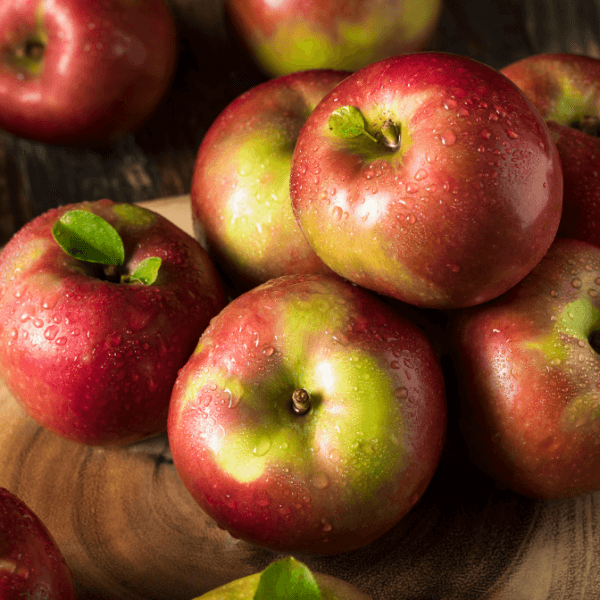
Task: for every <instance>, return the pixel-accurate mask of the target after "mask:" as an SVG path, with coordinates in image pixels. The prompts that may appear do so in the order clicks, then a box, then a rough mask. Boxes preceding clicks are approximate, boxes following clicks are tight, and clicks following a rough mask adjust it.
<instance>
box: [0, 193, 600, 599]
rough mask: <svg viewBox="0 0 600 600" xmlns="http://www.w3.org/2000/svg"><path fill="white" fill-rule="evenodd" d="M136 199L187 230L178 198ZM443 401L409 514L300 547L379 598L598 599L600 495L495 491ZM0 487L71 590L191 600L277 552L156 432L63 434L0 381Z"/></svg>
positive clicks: (319, 565) (183, 202)
mask: <svg viewBox="0 0 600 600" xmlns="http://www.w3.org/2000/svg"><path fill="white" fill-rule="evenodd" d="M146 206H148V207H150V208H153V209H155V210H156V211H157V212H160V213H161V214H163V215H164V216H165V217H167V218H169V219H173V220H175V221H178V223H180V224H182V225H183V227H184V228H185V229H188V230H191V216H190V215H191V212H190V210H189V208H190V207H189V198H188V197H187V196H178V197H176V198H171V199H163V200H160V201H157V202H148V203H147V204H146ZM449 402H450V406H449V410H450V417H451V419H450V429H449V433H448V442H447V444H446V448H445V450H444V453H443V456H442V460H441V463H440V465H439V467H438V470H437V472H436V475H435V477H434V479H433V481H432V483H431V485H430V486H429V488H428V490H427V492H426V493H425V495H424V496H423V498H422V499H421V501H420V502H419V503H418V504H417V505H416V506H415V508H414V509H413V511H412V512H411V513H409V515H408V516H407V517H406V518H405V519H404V520H403V521H402V522H401V523H400V524H399V525H398V526H396V527H395V528H394V529H393V530H391V531H390V532H389V533H388V534H386V535H384V536H383V537H382V538H380V539H379V540H376V541H375V542H374V543H372V544H370V545H369V546H366V547H364V548H361V549H359V550H356V551H352V552H348V553H342V554H339V555H336V556H330V557H316V558H315V557H312V558H311V557H299V558H301V559H302V560H305V562H306V563H307V564H308V565H309V566H310V567H311V568H313V569H315V570H318V571H322V572H324V573H328V574H331V575H335V576H337V577H340V578H343V579H345V580H346V581H349V582H351V583H353V584H354V585H356V586H357V587H359V588H360V589H362V590H363V591H365V592H367V593H369V594H371V595H372V596H373V598H374V599H375V600H425V599H429V600H431V599H440V600H441V599H444V600H454V599H456V600H483V599H486V600H488V599H489V600H492V599H493V600H575V599H577V600H588V599H589V600H597V599H598V598H600V493H597V494H588V495H584V496H581V497H578V498H573V499H568V500H555V501H545V502H543V501H534V500H530V499H527V498H524V497H521V496H518V495H516V494H513V493H512V492H509V491H506V490H500V489H498V488H497V487H495V485H494V484H493V483H492V481H491V480H489V479H488V478H487V477H485V476H484V475H482V474H481V473H480V472H479V471H477V470H476V469H475V468H474V467H473V466H472V465H471V464H470V463H469V462H468V460H467V459H466V457H465V454H464V452H463V450H462V447H461V444H460V436H459V435H458V434H457V432H456V431H455V430H454V428H453V422H454V421H453V419H452V412H453V411H454V410H455V406H454V405H453V398H452V397H451V395H449ZM0 486H3V487H6V488H8V489H9V490H11V491H12V492H14V493H16V494H17V495H19V496H20V497H21V498H23V500H25V502H27V503H28V504H29V506H30V507H31V508H32V509H33V510H34V511H35V512H36V513H37V514H38V515H39V516H40V518H41V519H42V520H43V521H44V522H45V523H46V525H47V526H48V527H49V529H50V531H51V532H52V534H53V535H54V536H55V538H56V540H57V542H58V544H59V546H60V548H61V549H62V551H63V553H64V554H65V557H66V559H67V561H68V563H69V565H70V566H71V568H72V570H73V572H74V575H75V579H76V583H77V587H78V590H79V593H80V600H106V599H108V598H110V599H111V600H192V598H195V597H196V596H199V595H200V594H202V593H204V592H206V591H208V590H210V589H212V588H215V587H217V586H219V585H221V584H223V583H225V582H227V581H230V580H233V579H236V578H238V577H242V576H245V575H249V574H251V573H254V572H257V571H259V570H261V569H263V568H264V567H265V566H266V565H267V564H268V563H269V562H271V561H272V560H274V559H275V558H276V555H275V554H274V553H272V552H270V551H267V550H263V549H260V548H256V547H254V546H252V545H250V544H247V543H245V542H241V541H239V540H235V539H233V538H232V537H230V536H229V534H227V533H226V532H224V531H223V530H221V529H219V528H218V527H217V526H216V524H215V523H214V521H212V520H211V519H210V518H209V517H208V516H207V515H206V514H205V513H204V512H203V511H202V510H201V509H200V508H199V507H198V505H197V504H196V503H195V502H194V501H193V500H192V498H191V496H190V495H189V494H188V492H187V490H186V489H185V487H184V486H183V484H182V482H181V480H180V479H179V476H178V475H177V472H176V470H175V468H174V466H173V463H172V460H171V457H170V453H169V445H168V440H167V437H166V434H163V435H160V436H157V437H154V438H152V439H150V440H147V441H143V442H139V443H137V444H132V445H130V446H127V447H123V448H92V447H87V446H83V445H79V444H76V443H73V442H69V441H66V440H62V439H60V438H58V437H57V436H55V435H53V434H52V433H50V432H48V431H46V430H44V429H42V428H40V427H39V426H38V425H36V423H34V422H33V421H32V420H31V419H30V418H29V417H27V416H26V415H25V414H24V412H23V411H22V410H21V408H20V407H19V406H18V404H17V403H16V402H15V400H14V398H13V397H12V396H11V395H10V393H9V392H8V391H7V390H6V388H5V387H4V386H3V385H1V384H0ZM365 518H368V515H365Z"/></svg>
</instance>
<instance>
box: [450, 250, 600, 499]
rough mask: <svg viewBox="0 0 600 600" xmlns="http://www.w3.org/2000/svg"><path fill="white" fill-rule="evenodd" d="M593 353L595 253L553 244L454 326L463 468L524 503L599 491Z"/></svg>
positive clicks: (599, 300) (599, 291) (599, 258)
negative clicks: (466, 462)
mask: <svg viewBox="0 0 600 600" xmlns="http://www.w3.org/2000/svg"><path fill="white" fill-rule="evenodd" d="M599 352H600V248H598V247H596V246H594V245H592V244H589V243H587V242H583V241H580V240H571V239H568V238H557V240H556V241H555V242H554V243H553V245H552V246H551V248H550V250H549V251H548V253H547V254H546V255H545V256H544V258H543V259H542V261H541V262H540V263H539V264H538V265H537V266H536V267H535V269H534V270H533V271H532V272H531V273H530V274H529V275H528V276H527V277H526V278H525V279H524V280H523V281H521V282H520V283H519V284H518V285H517V286H515V287H514V288H512V289H511V290H509V291H508V292H506V294H504V295H502V296H501V297H500V298H497V299H496V300H494V301H493V302H490V303H488V304H486V305H483V306H478V307H474V308H471V309H467V310H465V311H462V312H461V314H460V315H459V316H458V318H457V322H456V323H455V325H454V328H453V333H452V345H451V356H453V358H454V364H455V367H456V369H455V370H456V373H457V374H458V376H459V378H460V380H461V384H460V389H461V397H462V416H461V429H462V431H463V433H464V436H465V440H466V446H467V448H468V450H469V452H470V455H471V457H472V460H473V461H474V462H475V463H476V464H477V465H479V466H480V467H481V468H482V469H483V470H484V471H486V472H487V473H488V474H489V475H491V476H492V477H493V478H494V479H495V480H496V481H497V482H499V483H500V484H501V485H503V486H504V487H508V488H510V489H512V490H514V491H516V492H518V493H520V494H524V495H526V496H530V497H533V498H564V497H569V496H576V495H579V494H584V493H587V492H592V491H596V490H599V489H600V436H599V432H600V375H599V373H600V354H599Z"/></svg>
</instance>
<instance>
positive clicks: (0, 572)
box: [0, 487, 77, 600]
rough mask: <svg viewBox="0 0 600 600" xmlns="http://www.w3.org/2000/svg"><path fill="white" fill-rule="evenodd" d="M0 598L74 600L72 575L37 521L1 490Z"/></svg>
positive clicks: (13, 599) (19, 503)
mask: <svg viewBox="0 0 600 600" xmlns="http://www.w3.org/2000/svg"><path fill="white" fill-rule="evenodd" d="M0 598H2V600H25V599H31V600H38V599H39V600H42V599H43V600H76V598H77V594H76V592H75V585H74V583H73V575H72V573H71V570H70V568H69V566H68V565H67V563H66V561H65V558H64V556H63V554H62V552H61V551H60V548H59V547H58V545H57V543H56V541H55V539H54V538H53V536H52V534H51V533H50V531H48V528H47V527H46V526H45V525H44V523H43V522H42V521H41V520H40V518H39V517H38V516H37V515H36V514H35V513H34V512H33V511H32V510H31V509H30V508H29V507H28V506H27V505H26V504H25V502H23V500H21V498H19V497H18V496H16V495H15V494H13V493H11V492H10V491H9V490H7V489H6V488H3V487H0Z"/></svg>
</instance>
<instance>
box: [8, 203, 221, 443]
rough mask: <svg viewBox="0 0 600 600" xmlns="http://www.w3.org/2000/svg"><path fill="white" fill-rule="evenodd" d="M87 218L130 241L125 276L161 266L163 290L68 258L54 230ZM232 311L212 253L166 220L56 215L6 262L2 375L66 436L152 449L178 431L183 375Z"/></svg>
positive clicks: (126, 209)
mask: <svg viewBox="0 0 600 600" xmlns="http://www.w3.org/2000/svg"><path fill="white" fill-rule="evenodd" d="M75 209H79V210H81V211H84V212H85V213H86V214H89V213H93V214H95V215H99V216H100V217H102V218H103V219H105V220H106V222H107V223H109V224H110V225H112V226H113V227H114V228H115V229H116V231H117V232H118V234H120V237H121V238H122V242H123V246H124V257H125V259H124V262H123V264H122V265H121V266H120V267H114V268H113V270H115V269H116V271H118V272H119V271H120V272H121V273H122V274H124V275H125V276H126V277H125V279H126V278H127V276H128V275H129V277H130V276H131V274H132V273H135V272H136V269H137V267H138V266H139V265H140V264H143V263H142V261H144V260H145V259H146V258H150V257H157V258H160V259H161V260H162V264H161V265H160V270H159V271H158V276H157V278H156V281H155V282H154V283H152V284H150V285H145V284H143V283H141V282H135V281H131V282H130V283H121V282H119V281H112V280H111V279H112V275H111V274H110V273H107V272H105V271H109V269H106V270H104V269H102V268H99V267H98V266H97V265H95V264H94V263H91V262H83V261H81V260H78V259H77V258H74V257H72V256H69V255H68V254H66V253H65V252H64V251H63V249H62V248H61V246H59V244H58V243H57V241H56V240H55V239H54V237H53V234H52V230H53V226H54V225H55V224H56V223H57V222H58V221H59V219H60V218H61V217H64V216H65V215H67V214H68V213H69V212H70V211H72V210H75ZM117 275H118V273H117ZM224 304H225V298H224V294H223V290H222V287H221V283H220V280H219V279H218V276H217V274H216V270H215V267H214V266H213V264H212V262H211V261H210V258H209V257H208V255H207V253H206V252H205V251H204V250H203V249H202V248H201V246H200V245H199V244H198V242H196V240H194V239H193V238H192V237H191V236H189V235H188V234H187V233H185V232H183V231H182V230H180V229H179V228H177V227H175V226H174V225H172V224H171V223H170V222H169V221H167V220H166V219H164V218H163V217H161V216H160V215H158V214H156V213H153V212H151V211H149V210H147V209H144V208H141V207H138V206H135V205H132V204H115V203H113V202H111V201H109V200H100V201H97V202H92V203H88V202H84V203H81V204H73V205H69V206H63V207H60V208H57V209H53V210H50V211H48V212H46V213H44V214H42V215H40V216H39V217H37V218H36V219H34V220H33V221H31V222H30V223H29V224H27V225H26V226H25V227H23V228H22V229H21V230H20V231H18V232H17V233H16V234H15V235H14V236H13V238H12V239H11V240H10V241H9V242H8V244H7V245H6V246H5V248H4V250H3V251H2V253H1V254H0V372H2V374H3V376H4V378H5V381H6V384H7V386H8V387H9V389H10V390H11V392H12V394H13V395H14V396H15V398H16V399H17V400H18V401H19V402H20V404H21V405H22V406H23V407H24V409H25V411H26V412H27V413H28V414H29V415H30V416H31V417H33V418H34V419H35V420H36V421H37V422H38V423H40V424H41V425H43V426H44V427H46V428H47V429H49V430H51V431H53V432H54V433H56V434H58V435H60V436H63V437H65V438H68V439H71V440H75V441H77V442H81V443H85V444H92V445H106V444H124V443H128V442H132V441H135V440H138V439H142V438H144V437H148V436H150V435H153V434H155V433H158V432H160V431H164V430H165V429H166V422H167V412H168V404H169V398H170V395H171V390H172V387H173V383H174V382H175V378H176V376H177V371H178V369H179V368H180V367H182V366H183V364H184V363H185V362H186V361H187V359H188V358H189V356H190V354H191V353H192V351H193V349H194V347H195V345H196V343H197V341H198V337H199V336H200V334H201V333H202V332H203V331H204V329H205V328H206V326H207V325H208V322H209V320H210V318H211V317H212V316H214V315H215V314H216V313H217V312H219V310H220V309H221V308H222V307H223V306H224Z"/></svg>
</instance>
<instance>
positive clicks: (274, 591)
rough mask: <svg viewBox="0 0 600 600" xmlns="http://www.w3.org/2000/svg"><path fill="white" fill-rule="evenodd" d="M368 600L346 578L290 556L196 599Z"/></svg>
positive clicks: (368, 598)
mask: <svg viewBox="0 0 600 600" xmlns="http://www.w3.org/2000/svg"><path fill="white" fill-rule="evenodd" d="M276 598H298V599H300V598H301V599H302V600H370V599H371V596H367V595H366V594H363V593H362V592H361V591H360V590H359V589H358V588H356V587H354V586H353V585H350V584H349V583H346V582H345V581H343V580H341V579H338V578H337V577H332V576H331V575H325V574H324V573H318V572H311V571H310V569H309V568H308V567H307V566H306V565H305V564H304V563H302V562H300V561H299V560H297V559H296V558H294V557H292V556H287V557H285V558H281V559H279V560H277V561H275V562H273V563H271V564H270V565H269V566H268V567H267V568H266V569H264V570H263V571H261V572H260V573H255V574H253V575H248V576H246V577H242V578H240V579H236V580H235V581H232V582H230V583H227V584H225V585H223V586H221V587H219V588H217V589H215V590H212V591H210V592H208V593H206V594H203V595H202V596H200V597H199V598H196V600H275V599H276Z"/></svg>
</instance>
